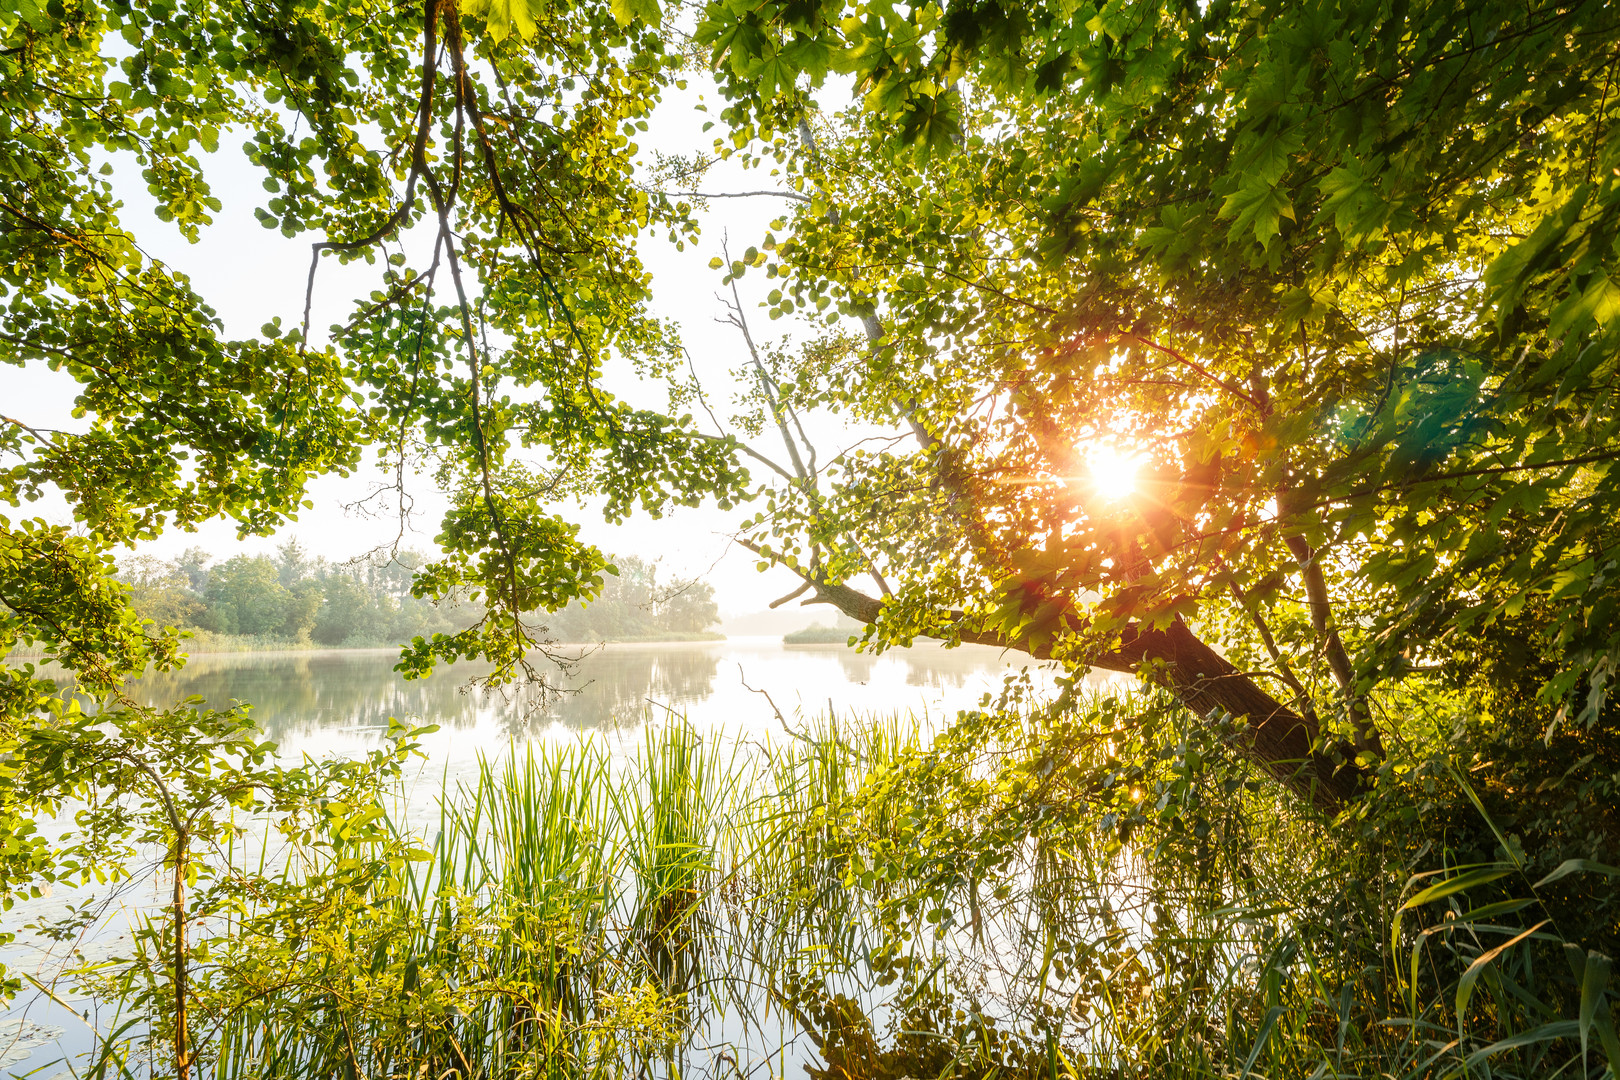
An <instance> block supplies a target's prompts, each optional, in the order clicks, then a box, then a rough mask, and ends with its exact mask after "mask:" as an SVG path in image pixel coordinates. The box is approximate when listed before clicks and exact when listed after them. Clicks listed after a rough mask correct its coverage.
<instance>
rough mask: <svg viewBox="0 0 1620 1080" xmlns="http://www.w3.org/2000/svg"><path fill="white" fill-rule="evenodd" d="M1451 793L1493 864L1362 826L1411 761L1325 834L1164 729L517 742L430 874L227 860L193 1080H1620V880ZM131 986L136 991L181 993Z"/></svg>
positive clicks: (200, 966)
mask: <svg viewBox="0 0 1620 1080" xmlns="http://www.w3.org/2000/svg"><path fill="white" fill-rule="evenodd" d="M1439 761H1440V759H1438V758H1436V759H1434V761H1431V762H1430V766H1432V767H1430V766H1425V767H1426V768H1428V769H1429V772H1428V773H1425V774H1424V777H1423V783H1424V784H1427V783H1428V781H1429V780H1431V779H1435V778H1437V777H1438V778H1439V779H1440V780H1445V781H1446V782H1447V783H1450V784H1451V789H1450V790H1451V793H1452V795H1453V796H1455V798H1454V800H1453V802H1454V804H1455V805H1456V806H1461V807H1463V808H1464V809H1465V810H1466V812H1467V814H1469V815H1472V816H1473V817H1472V820H1473V821H1474V824H1475V826H1477V828H1476V829H1475V831H1476V832H1477V833H1479V834H1480V835H1483V836H1486V837H1487V839H1492V838H1494V839H1497V840H1500V841H1501V843H1500V844H1499V845H1498V847H1499V852H1500V857H1499V858H1494V859H1484V860H1479V859H1474V860H1472V861H1462V860H1460V859H1459V858H1458V856H1459V854H1461V853H1464V852H1465V851H1466V850H1470V849H1468V848H1467V847H1466V845H1464V844H1462V843H1460V842H1447V843H1441V844H1430V845H1427V846H1423V847H1419V848H1417V849H1416V850H1415V851H1414V850H1412V849H1403V850H1401V851H1399V852H1396V853H1395V854H1393V855H1392V854H1391V850H1392V849H1390V847H1389V845H1388V843H1387V841H1386V840H1384V839H1380V836H1381V835H1382V834H1380V833H1378V832H1377V830H1376V829H1372V828H1371V826H1370V825H1368V824H1367V822H1368V821H1371V820H1374V819H1376V820H1379V821H1384V822H1386V823H1387V822H1388V821H1390V820H1397V821H1398V820H1402V818H1401V816H1400V815H1401V814H1404V813H1406V811H1405V810H1403V809H1401V808H1402V806H1404V805H1405V804H1404V803H1402V802H1401V800H1402V799H1407V798H1408V797H1409V795H1410V792H1411V791H1412V790H1415V789H1416V788H1417V787H1418V786H1420V785H1419V783H1418V770H1417V767H1416V766H1414V767H1413V771H1412V772H1411V773H1410V774H1409V775H1406V776H1404V777H1398V778H1396V779H1395V780H1392V781H1391V782H1390V785H1389V787H1388V790H1384V789H1382V788H1381V789H1380V791H1379V792H1378V793H1375V796H1374V797H1373V798H1372V800H1371V801H1370V802H1369V804H1368V807H1367V808H1364V811H1363V814H1364V817H1363V818H1362V819H1360V820H1361V824H1357V819H1350V818H1347V819H1344V820H1341V821H1338V822H1326V821H1323V820H1321V819H1319V818H1317V817H1314V816H1312V815H1311V814H1309V813H1308V812H1302V811H1297V810H1295V809H1293V808H1292V806H1291V804H1290V803H1288V802H1287V800H1286V799H1282V798H1279V797H1278V795H1277V793H1276V792H1275V791H1274V790H1271V789H1270V788H1268V787H1267V785H1268V784H1269V783H1270V781H1268V780H1265V779H1264V778H1260V777H1256V776H1253V775H1251V774H1250V773H1249V772H1248V771H1247V766H1246V765H1244V763H1243V761H1242V759H1241V758H1238V757H1236V756H1234V755H1231V754H1227V753H1224V752H1223V749H1222V744H1221V741H1220V732H1219V731H1218V730H1217V731H1215V732H1214V733H1213V734H1210V733H1209V732H1208V730H1207V729H1205V728H1199V727H1194V726H1191V725H1188V724H1187V723H1186V722H1185V720H1184V719H1180V718H1179V714H1176V713H1174V712H1172V711H1168V710H1160V709H1158V708H1157V707H1156V706H1155V705H1154V704H1153V703H1152V702H1151V701H1146V700H1137V701H1114V702H1112V703H1109V702H1102V701H1098V702H1088V703H1081V705H1080V706H1078V707H1071V708H1070V709H1068V710H1066V711H1051V710H1049V711H1041V710H1035V709H1028V710H1016V709H1015V710H1007V711H1003V712H1001V713H979V714H968V715H965V716H964V717H962V718H960V719H959V721H958V722H957V723H956V724H955V725H953V726H952V727H951V728H949V729H948V730H945V731H943V732H938V733H935V732H930V731H928V730H927V729H925V728H924V727H923V726H922V725H921V724H920V723H918V722H916V721H914V720H909V719H905V718H884V719H873V720H867V721H853V720H847V719H845V720H841V719H839V718H836V717H833V716H822V717H816V718H812V719H809V720H806V721H804V722H802V723H800V724H799V725H797V726H795V727H791V728H788V729H787V730H786V732H785V733H784V734H782V735H781V736H780V737H777V738H772V739H767V740H764V741H736V740H726V739H722V738H720V737H717V736H715V735H711V734H701V733H699V732H698V731H697V730H695V729H694V728H692V727H691V726H689V725H687V724H685V723H684V722H673V723H666V724H659V725H648V727H647V728H646V730H645V732H644V734H643V737H642V739H641V741H640V742H639V744H635V745H634V746H633V747H632V749H631V750H630V751H629V752H628V753H624V754H618V755H616V754H614V753H612V752H610V751H609V750H608V749H606V748H605V747H604V746H603V745H602V744H601V743H598V742H593V741H590V740H581V741H579V742H577V743H573V744H565V745H555V744H531V745H529V746H526V747H523V748H521V749H519V750H515V751H514V752H513V753H512V754H511V755H510V756H508V757H507V758H506V759H504V760H502V761H499V762H488V761H486V762H484V763H483V764H482V766H481V768H480V770H479V772H478V774H477V776H476V778H475V779H474V780H472V781H471V782H469V783H467V784H464V785H459V786H456V787H454V788H451V789H449V790H446V791H445V792H444V795H443V797H442V799H441V800H440V805H439V815H438V819H437V823H436V830H435V832H434V835H433V836H432V838H431V841H430V842H427V841H424V842H422V843H414V842H412V840H411V839H410V838H409V837H407V836H404V835H402V834H399V833H392V834H389V836H388V838H386V839H377V838H375V837H373V838H372V839H369V840H366V841H365V842H363V843H356V844H349V845H346V844H345V843H343V842H342V840H341V838H337V839H329V840H328V841H326V842H323V843H319V844H315V843H304V842H296V843H294V844H293V845H292V846H291V848H290V849H289V850H288V851H286V852H278V853H276V854H275V855H274V857H269V856H266V855H265V854H264V851H263V850H261V851H260V852H259V859H260V861H259V862H256V863H254V864H252V865H248V864H247V863H245V862H243V861H241V860H240V859H239V860H238V863H237V866H236V871H237V872H236V874H235V876H234V877H229V878H228V880H229V881H232V882H235V885H234V886H233V888H232V889H222V890H220V891H216V893H215V894H214V896H213V904H214V910H215V911H216V912H217V914H216V915H215V917H214V918H213V920H212V922H211V923H209V924H208V925H207V926H206V927H204V928H202V929H209V930H211V931H212V933H211V935H210V934H202V935H200V936H201V937H202V938H203V939H204V940H205V944H204V946H203V947H202V948H200V949H199V950H198V952H197V953H196V955H195V957H194V960H195V964H196V971H195V973H194V978H193V983H194V985H195V986H196V987H197V988H198V989H197V1001H196V1004H195V1007H194V1021H193V1023H194V1027H195V1030H196V1031H197V1037H198V1038H199V1040H201V1041H202V1042H203V1043H204V1045H205V1046H206V1051H205V1053H204V1055H203V1060H204V1062H205V1063H207V1064H206V1066H205V1070H204V1071H205V1073H206V1074H207V1075H211V1076H215V1077H220V1078H227V1077H229V1078H238V1077H240V1078H249V1077H252V1078H260V1077H264V1078H268V1077H300V1078H301V1077H317V1076H320V1077H327V1076H342V1077H355V1078H359V1077H378V1078H381V1077H446V1078H448V1077H460V1078H464V1080H471V1078H473V1077H488V1078H492V1080H494V1078H507V1077H513V1078H516V1077H531V1076H532V1077H541V1076H544V1077H609V1076H612V1077H620V1076H627V1075H632V1074H634V1075H637V1076H651V1075H659V1076H668V1077H671V1078H673V1077H675V1076H696V1075H712V1076H717V1077H718V1076H725V1077H728V1078H735V1077H737V1076H751V1075H753V1074H754V1073H755V1071H759V1070H762V1071H765V1072H768V1073H770V1074H771V1075H781V1074H782V1073H784V1072H786V1071H789V1063H790V1062H792V1063H793V1068H795V1069H797V1068H802V1069H803V1070H804V1071H806V1072H807V1073H808V1074H809V1075H810V1076H811V1077H812V1078H813V1080H819V1078H822V1077H825V1078H827V1080H832V1078H835V1077H836V1078H840V1080H856V1078H867V1077H870V1078H872V1080H900V1078H902V1077H946V1076H955V1077H968V1076H974V1077H986V1078H988V1077H990V1076H992V1075H993V1076H995V1077H997V1078H998V1080H1002V1078H1006V1077H1018V1076H1024V1077H1030V1078H1032V1080H1033V1078H1035V1077H1040V1078H1042V1080H1062V1078H1065V1077H1069V1078H1073V1080H1091V1078H1094V1077H1095V1078H1098V1080H1101V1078H1104V1077H1107V1078H1124V1077H1143V1078H1147V1077H1185V1078H1193V1077H1198V1078H1205V1077H1208V1078H1215V1077H1221V1078H1232V1077H1239V1078H1246V1077H1272V1078H1281V1077H1330V1076H1331V1077H1350V1076H1357V1077H1360V1076H1388V1077H1402V1078H1406V1077H1411V1078H1418V1077H1436V1078H1438V1077H1453V1076H1455V1077H1472V1076H1478V1077H1544V1076H1545V1077H1551V1076H1561V1077H1582V1078H1587V1080H1595V1078H1598V1077H1601V1076H1611V1077H1612V1076H1614V1075H1616V1074H1617V1071H1620V1045H1616V1042H1615V1039H1614V1025H1613V1020H1612V1017H1611V1011H1610V1007H1609V1001H1610V998H1611V996H1612V993H1613V986H1612V984H1611V981H1610V978H1609V976H1610V967H1611V965H1610V963H1609V960H1608V953H1606V952H1605V951H1604V950H1605V949H1606V948H1610V949H1611V951H1612V948H1611V947H1610V946H1608V945H1606V942H1607V941H1608V940H1610V938H1612V937H1613V928H1612V927H1611V928H1610V929H1609V930H1608V931H1603V930H1602V926H1603V925H1606V924H1604V923H1603V922H1602V919H1599V921H1598V923H1597V924H1593V925H1596V926H1597V927H1598V929H1597V930H1595V931H1594V930H1592V929H1591V927H1590V926H1586V924H1581V926H1583V927H1585V929H1582V928H1581V927H1578V926H1577V925H1576V921H1575V920H1572V919H1571V918H1569V917H1567V916H1568V913H1569V912H1570V911H1572V910H1579V905H1580V904H1581V903H1583V902H1584V903H1588V904H1591V903H1598V904H1599V905H1600V906H1601V904H1603V903H1607V901H1603V900H1600V899H1592V898H1593V897H1601V890H1602V889H1603V888H1605V887H1606V886H1608V885H1612V884H1614V883H1616V881H1617V879H1620V870H1616V869H1615V868H1614V867H1611V866H1607V865H1605V864H1603V863H1600V862H1595V861H1592V860H1585V861H1579V860H1577V861H1575V862H1570V863H1564V864H1560V866H1559V867H1558V868H1557V869H1556V870H1555V871H1554V872H1553V873H1551V874H1549V873H1547V872H1546V870H1545V868H1543V869H1542V870H1540V871H1535V872H1532V864H1533V859H1531V857H1529V856H1527V855H1525V854H1524V853H1523V852H1522V851H1520V850H1519V849H1518V848H1517V847H1515V844H1514V841H1513V839H1512V838H1510V837H1508V836H1507V835H1506V834H1503V833H1501V831H1500V829H1499V827H1498V826H1497V824H1495V823H1494V821H1493V820H1492V819H1491V816H1490V814H1489V813H1488V812H1487V808H1486V806H1485V804H1484V803H1483V802H1481V801H1480V798H1479V797H1478V795H1477V794H1476V793H1475V792H1473V790H1472V789H1471V788H1470V787H1469V785H1468V781H1467V780H1466V779H1465V778H1464V776H1463V774H1462V773H1460V772H1458V771H1457V770H1455V769H1453V768H1451V767H1450V766H1449V764H1448V763H1444V762H1441V763H1440V764H1436V762H1439ZM1442 766H1443V767H1442ZM1431 786H1432V785H1431ZM1425 790H1427V789H1425ZM1421 805H1431V804H1428V803H1425V804H1421ZM1448 805H1450V804H1448ZM399 818H400V819H401V820H403V815H402V814H401V815H399ZM1381 845H1382V846H1381ZM271 867H275V868H276V872H275V873H273V874H272V873H270V872H269V871H270V869H271ZM1610 875H1614V876H1612V877H1611V876H1610ZM233 890H234V891H233ZM1594 890H1598V891H1597V892H1594ZM1583 898H1586V899H1585V900H1583ZM1603 910H1609V909H1608V908H1604V909H1603ZM1604 918H1610V917H1609V916H1604ZM1611 921H1612V919H1611ZM1604 933H1608V934H1609V935H1610V938H1605V937H1604V936H1603V934H1604ZM1594 935H1595V936H1594ZM154 940H155V939H154ZM137 961H138V962H137V963H135V964H133V965H132V966H131V967H130V969H129V975H128V977H127V978H126V982H125V984H124V985H125V987H126V990H127V989H128V988H129V987H133V986H135V985H136V984H137V983H138V982H139V980H140V979H143V978H144V979H146V980H147V981H148V983H155V982H156V981H158V980H160V979H161V967H162V965H161V961H160V960H159V958H158V956H157V955H156V954H154V955H149V956H146V957H144V958H137ZM142 973H144V974H142ZM137 996H138V995H137ZM140 1000H141V1001H143V1002H145V1003H146V1004H147V1006H148V1007H149V1011H150V1015H151V1019H152V1031H153V1032H154V1033H157V1034H160V1033H161V1031H162V1025H163V1022H164V1018H163V1015H162V1011H161V1005H162V1002H163V1000H164V998H163V997H162V995H161V994H148V995H146V996H144V997H140ZM138 1061H139V1058H138V1055H132V1054H129V1053H121V1054H109V1055H107V1056H106V1058H105V1059H104V1060H103V1061H102V1062H101V1064H100V1067H99V1070H98V1071H99V1073H100V1075H106V1076H110V1075H116V1074H117V1073H118V1072H119V1070H120V1069H128V1070H130V1071H131V1072H136V1073H138V1072H140V1071H141V1070H140V1069H137V1068H136V1065H137V1064H138ZM151 1071H153V1072H155V1073H161V1067H160V1065H159V1064H157V1063H156V1062H153V1063H152V1064H151Z"/></svg>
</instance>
